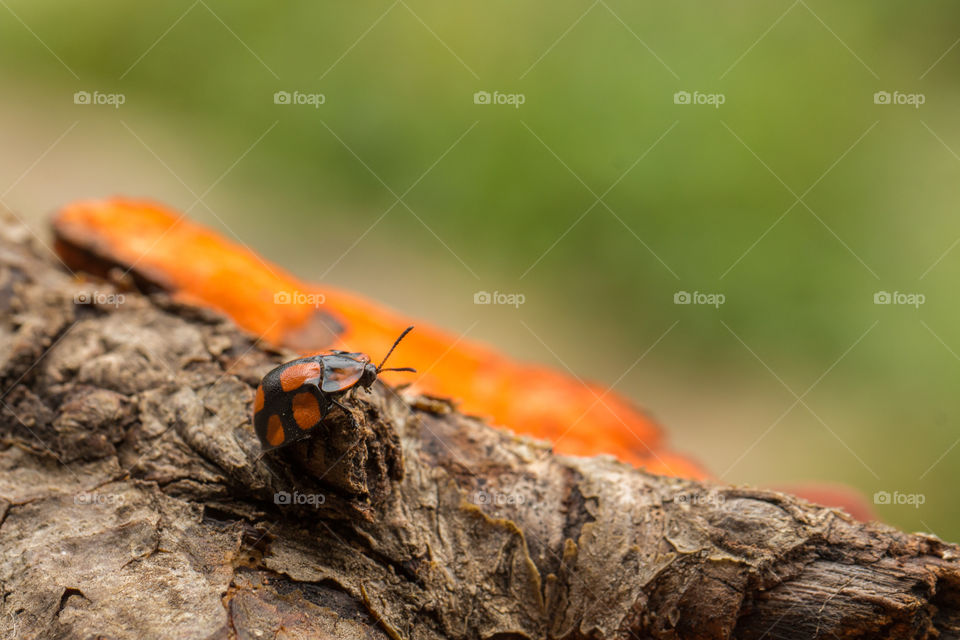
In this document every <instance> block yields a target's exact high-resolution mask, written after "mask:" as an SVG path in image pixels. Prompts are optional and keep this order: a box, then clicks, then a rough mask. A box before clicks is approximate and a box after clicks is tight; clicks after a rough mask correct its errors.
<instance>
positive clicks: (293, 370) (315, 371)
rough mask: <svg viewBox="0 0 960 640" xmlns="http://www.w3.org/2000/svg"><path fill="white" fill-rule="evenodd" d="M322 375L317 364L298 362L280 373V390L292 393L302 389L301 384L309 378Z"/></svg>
mask: <svg viewBox="0 0 960 640" xmlns="http://www.w3.org/2000/svg"><path fill="white" fill-rule="evenodd" d="M322 373H323V370H322V369H321V368H320V363H319V362H314V361H310V362H298V363H296V364H292V365H290V366H289V367H287V368H286V369H284V370H283V371H282V372H281V373H280V388H282V389H283V390H284V391H293V390H294V389H296V388H298V387H302V386H303V383H305V382H306V381H307V380H310V379H311V378H319V377H320V376H321V375H322Z"/></svg>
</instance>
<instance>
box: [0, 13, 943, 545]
mask: <svg viewBox="0 0 960 640" xmlns="http://www.w3.org/2000/svg"><path fill="white" fill-rule="evenodd" d="M958 18H960V6H958V5H957V4H956V3H952V2H946V1H941V2H928V3H924V5H923V7H922V8H921V7H919V6H911V5H908V4H904V3H901V2H888V1H879V2H878V1H872V2H865V1H862V0H861V1H857V2H852V3H844V4H842V5H837V4H836V3H827V2H823V1H817V2H812V1H809V2H803V1H800V0H798V1H797V2H793V3H791V2H790V1H789V0H786V1H783V2H772V3H753V4H752V5H751V6H749V7H748V6H744V5H743V4H742V3H733V2H718V3H711V4H704V3H691V2H681V3H672V4H669V5H662V4H651V3H643V4H638V3H631V2H623V1H622V0H597V1H595V2H593V3H591V1H590V0H584V1H583V2H578V3H568V4H566V5H551V6H550V7H549V10H545V6H543V5H530V4H524V3H519V4H518V3H515V2H503V1H500V0H485V1H484V2H457V3H450V2H423V1H420V0H402V1H401V0H397V1H396V2H391V1H390V0H385V1H383V2H374V3H357V4H350V3H341V2H336V3H333V2H320V3H316V2H293V3H282V4H279V5H272V6H266V5H264V4H263V3H255V2H238V1H237V0H233V1H231V2H226V1H221V0H197V1H195V2H193V1H191V0H184V1H175V2H169V3H163V4H162V5H157V6H151V5H144V4H142V3H129V2H119V1H115V2H92V3H89V2H87V3H83V4H80V3H77V2H67V3H52V2H37V1H35V0H31V1H28V0H3V1H2V2H0V60H2V65H0V66H2V70H0V81H2V83H3V85H2V86H3V91H2V100H0V144H2V148H3V151H4V152H3V154H2V157H0V194H2V196H0V200H2V203H3V204H4V205H5V206H7V207H9V208H10V209H12V210H14V211H15V212H16V213H17V214H18V215H20V216H22V217H24V218H25V219H27V220H28V222H29V224H30V225H31V226H32V227H33V228H34V229H35V230H36V231H37V233H38V234H46V233H47V232H46V217H47V216H48V215H49V213H50V212H51V211H53V210H54V209H55V208H56V207H57V206H59V205H60V204H62V203H64V202H67V201H69V200H73V199H78V198H85V197H101V196H107V195H113V194H126V195H133V196H148V197H152V198H156V199H158V200H161V201H164V202H167V203H169V204H171V205H173V206H176V207H178V208H181V209H189V211H190V215H191V217H193V218H194V219H197V220H200V221H203V222H205V223H207V224H210V225H212V226H213V227H215V228H217V229H219V230H221V231H222V232H224V233H226V234H227V235H228V236H230V237H232V238H235V239H239V240H240V241H242V242H244V243H245V244H247V245H249V246H251V247H253V248H254V249H256V250H257V251H259V252H261V253H263V254H264V255H266V256H268V257H269V258H271V259H273V260H275V261H277V262H279V263H281V264H282V265H284V266H285V267H287V268H288V269H290V270H292V271H294V272H296V273H297V274H299V275H301V276H303V277H305V278H310V279H316V280H321V281H324V282H328V283H331V284H335V285H338V286H342V287H346V288H349V289H352V290H355V291H358V292H362V293H364V294H365V295H368V296H370V297H372V298H375V299H379V300H381V301H383V302H385V303H387V304H389V305H391V306H393V307H396V308H399V309H401V310H403V311H405V312H407V313H409V314H411V315H413V316H415V317H418V318H423V319H426V320H429V321H430V322H433V323H435V324H438V325H441V326H445V327H447V328H448V329H450V330H451V331H453V332H455V333H456V334H462V333H465V334H466V335H467V336H468V337H470V338H474V339H479V340H484V341H487V342H490V343H494V344H497V345H499V346H500V347H501V348H503V349H504V350H507V351H510V352H512V353H514V354H515V355H516V356H517V357H520V358H524V359H527V360H537V361H542V362H545V363H549V364H552V365H555V366H557V367H561V368H563V367H569V368H570V369H572V370H574V371H576V372H577V374H578V375H580V376H582V377H585V378H590V379H594V380H598V381H600V382H604V383H607V384H613V383H614V382H617V381H618V380H619V382H617V387H616V388H617V390H618V391H620V392H621V393H623V394H625V395H627V396H629V397H631V398H634V399H635V400H636V401H637V402H639V403H641V404H643V405H644V406H645V407H647V408H649V409H650V410H651V412H652V413H653V414H654V415H655V416H657V417H658V418H659V419H660V420H661V421H662V422H663V423H664V425H665V427H666V429H667V430H668V432H669V434H670V436H669V437H670V440H671V443H672V445H673V447H674V448H675V449H677V450H680V451H683V452H686V453H689V454H690V455H692V456H694V457H695V458H697V459H699V460H701V461H702V462H703V463H704V464H705V465H706V466H707V467H708V468H710V469H711V470H712V471H713V472H714V473H715V474H716V475H717V476H719V477H721V478H723V479H724V480H725V481H728V482H737V483H752V484H759V485H765V486H778V487H782V486H789V485H796V484H799V483H809V482H828V483H845V484H849V485H852V486H855V487H857V488H859V489H860V490H862V491H863V492H864V493H865V494H866V495H867V496H868V499H871V500H872V496H873V494H874V493H875V492H884V491H885V492H889V493H890V494H894V492H899V494H900V495H914V494H920V495H922V496H923V504H922V505H920V506H919V507H917V506H915V505H908V504H899V505H898V504H880V505H878V506H877V511H878V513H879V515H880V516H881V517H882V518H883V519H884V520H886V521H888V522H890V523H892V524H895V525H898V526H900V527H904V528H907V529H911V530H924V531H930V532H933V533H935V534H937V535H939V536H941V537H943V538H947V539H951V540H960V509H957V508H956V507H955V504H956V500H955V497H954V495H953V488H954V487H955V486H956V485H957V484H958V480H960V465H958V463H960V448H955V447H956V445H957V444H958V441H960V440H958V439H960V428H958V415H960V403H958V400H957V397H958V396H957V386H958V377H960V376H958V373H960V356H958V353H960V324H958V323H957V321H956V320H957V318H958V313H960V306H958V303H957V301H956V297H955V296H954V289H955V287H956V282H957V279H958V275H960V248H956V244H957V242H958V240H960V219H958V216H957V210H958V209H957V206H958V202H960V193H958V192H960V180H958V178H960V156H958V153H960V127H958V123H960V121H958V119H957V117H956V114H957V113H958V107H960V94H958V90H957V82H956V78H957V77H958V72H960V46H957V42H958V38H960V29H958V28H957V26H956V25H957V24H960V22H958ZM78 91H86V92H89V93H90V94H91V95H94V96H95V95H96V94H95V92H100V93H101V94H122V96H123V100H124V103H123V104H122V105H120V106H119V107H114V106H111V105H108V104H100V105H98V104H75V102H74V94H75V93H76V92H78ZM278 91H286V92H289V93H291V94H293V93H294V92H301V93H302V94H308V95H313V94H322V95H323V99H324V102H323V104H322V105H318V106H314V105H310V104H277V103H275V100H274V94H275V92H278ZM478 91H487V92H491V93H492V92H495V91H497V92H500V93H502V94H522V96H523V104H522V105H520V106H519V107H514V106H512V105H508V104H476V103H475V101H474V94H475V93H476V92H478ZM680 91H687V92H690V93H691V94H694V92H699V94H721V95H722V100H723V104H722V105H720V106H719V107H715V106H712V105H709V104H677V103H676V102H675V100H674V94H675V93H677V92H680ZM878 91H887V92H889V93H890V94H893V95H894V98H893V99H892V100H891V102H895V101H896V100H897V98H896V95H907V96H916V95H919V96H921V97H922V100H923V104H922V105H919V106H915V105H911V104H883V103H881V104H877V103H876V102H875V98H874V94H875V93H876V92H878ZM894 92H900V94H894ZM95 99H96V98H94V100H95ZM910 100H911V101H914V102H916V101H917V99H915V98H913V99H910ZM398 196H400V197H401V198H402V202H400V203H398V202H397V197H398ZM478 290H489V291H500V292H506V293H522V294H523V295H524V296H525V298H526V302H525V304H524V305H523V306H521V307H520V308H519V309H515V308H513V307H507V306H495V305H492V306H477V305H474V304H473V294H474V292H476V291H478ZM680 291H687V292H695V291H697V292H702V293H721V294H723V295H724V296H725V302H724V304H722V305H721V306H719V308H715V307H713V306H707V305H697V304H691V305H678V304H674V296H675V294H676V293H677V292H680ZM878 291H889V292H894V291H897V292H902V293H908V294H923V296H925V302H924V303H923V304H922V305H920V306H919V307H914V306H909V305H904V304H890V305H878V304H874V294H875V293H876V292H878ZM645 353H646V355H645V356H644V357H643V359H642V360H640V362H639V363H638V364H636V366H635V367H633V368H630V367H631V365H633V364H634V363H635V362H636V361H637V359H638V358H640V357H641V355H643V354H645ZM625 372H626V374H625V375H624V373H625ZM621 376H622V377H621ZM811 387H812V388H811ZM808 389H809V392H808ZM794 394H796V395H794ZM797 396H799V397H800V398H802V400H801V401H799V402H798V401H797ZM894 501H895V500H894ZM892 502H893V501H892Z"/></svg>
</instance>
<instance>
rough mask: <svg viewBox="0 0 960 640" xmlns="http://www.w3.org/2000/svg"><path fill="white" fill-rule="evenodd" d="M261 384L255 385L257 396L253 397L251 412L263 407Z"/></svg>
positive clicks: (258, 410)
mask: <svg viewBox="0 0 960 640" xmlns="http://www.w3.org/2000/svg"><path fill="white" fill-rule="evenodd" d="M263 402H264V400H263V385H262V384H258V385H257V396H256V398H254V399H253V412H254V413H260V410H261V409H263Z"/></svg>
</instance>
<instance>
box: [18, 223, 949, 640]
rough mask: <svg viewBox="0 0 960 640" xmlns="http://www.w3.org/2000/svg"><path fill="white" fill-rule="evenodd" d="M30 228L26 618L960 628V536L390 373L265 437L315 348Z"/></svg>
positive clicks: (135, 625)
mask: <svg viewBox="0 0 960 640" xmlns="http://www.w3.org/2000/svg"><path fill="white" fill-rule="evenodd" d="M28 240H29V237H28V234H27V232H26V231H25V230H24V229H23V228H22V227H20V226H17V225H15V224H13V223H10V222H9V221H5V222H3V223H2V224H0V310H2V311H0V312H2V320H0V383H2V385H0V389H2V391H0V393H3V394H4V395H3V397H2V404H0V434H2V445H0V517H2V525H0V582H2V605H0V630H2V631H3V632H4V637H13V638H95V637H108V638H259V639H263V638H275V637H283V638H316V637H343V638H368V637H369V638H386V637H392V638H401V637H411V638H500V639H502V640H506V639H508V638H517V639H519V638H543V637H554V638H580V637H596V638H601V637H602V638H637V639H645V638H744V639H750V638H765V637H766V638H820V637H824V638H826V637H840V638H847V637H862V638H871V637H878V638H879V637H886V638H935V637H940V638H952V637H958V635H960V634H958V632H960V562H958V551H960V549H958V548H957V547H956V546H954V545H951V544H946V543H943V542H941V541H940V540H938V539H936V538H933V537H929V536H922V535H907V534H904V533H900V532H898V531H896V530H894V529H891V528H889V527H886V526H883V525H880V524H859V523H856V522H854V521H853V520H851V519H850V518H849V517H847V516H846V515H844V514H842V513H839V512H837V511H834V510H830V509H824V508H821V507H817V506H815V505H811V504H808V503H805V502H803V501H801V500H798V499H797V498H793V497H791V496H788V495H784V494H780V493H775V492H770V491H763V490H757V489H748V488H735V487H726V486H707V485H703V484H699V483H696V482H691V481H685V480H676V479H667V478H660V477H656V476H651V475H648V474H645V473H642V472H639V471H636V470H633V469H631V468H628V467H626V466H624V465H621V464H619V463H617V462H615V461H614V460H612V459H607V458H593V459H577V458H567V457H560V456H554V455H552V453H551V452H550V450H549V448H548V447H547V446H546V445H545V444H543V443H540V442H535V441H531V440H527V439H523V438H518V437H515V436H513V435H511V434H509V433H508V432H506V431H503V430H499V429H495V428H492V427H490V426H488V425H486V424H484V423H483V422H482V421H480V420H477V419H474V418H471V417H468V416H464V415H461V414H459V413H457V412H456V410H455V409H454V408H453V407H451V406H450V405H448V404H447V403H445V402H443V401H440V400H435V399H430V398H423V397H407V396H404V395H403V394H402V392H401V395H397V393H396V392H394V391H393V390H390V389H388V388H386V387H384V386H383V385H380V384H378V385H376V386H375V388H374V390H373V392H372V393H371V394H369V395H367V394H364V393H360V394H358V395H357V398H356V400H355V401H353V402H352V404H351V406H352V407H353V412H354V417H355V418H356V419H357V420H358V421H359V425H360V427H359V429H354V428H352V427H351V426H350V425H351V421H350V420H348V419H347V418H346V416H343V415H334V416H333V417H332V418H331V420H330V424H329V428H328V430H327V432H326V433H323V434H321V435H320V436H319V437H318V438H317V439H316V440H315V441H313V442H312V444H303V445H298V446H297V447H294V448H293V449H292V450H285V451H284V452H283V453H281V454H279V455H270V456H266V457H264V458H263V459H258V456H259V454H260V449H259V444H258V443H257V440H256V438H255V436H254V434H253V431H252V429H251V426H250V420H249V414H250V405H251V402H252V399H253V389H254V388H255V385H256V383H257V381H258V380H259V377H260V376H261V375H262V374H263V373H265V372H266V371H267V370H269V369H270V368H271V367H273V366H275V365H276V364H278V363H279V362H281V361H282V360H283V359H284V358H285V357H288V356H290V355H291V354H283V353H276V352H271V351H269V350H265V349H264V348H262V346H260V345H257V344H255V342H254V341H253V339H252V338H251V337H250V336H248V335H245V334H244V333H242V332H240V331H238V330H237V329H236V328H235V327H234V326H233V325H232V324H231V323H230V322H228V321H226V320H224V319H222V318H219V317H217V316H214V315H212V314H210V313H207V312H204V311H200V310H196V309H192V308H186V307H181V306H177V305H173V304H171V303H170V302H169V301H166V300H164V298H163V297H162V296H158V295H154V296H152V297H150V298H147V297H143V296H141V295H139V294H135V293H130V292H127V293H125V294H124V296H125V298H124V299H123V301H122V302H120V301H119V300H118V299H116V298H113V299H111V298H110V297H109V296H110V295H113V294H115V293H116V292H115V291H114V290H113V289H112V288H111V287H110V286H109V285H107V284H105V283H102V282H93V281H90V282H84V281H81V280H78V279H75V278H72V277H70V276H69V274H67V273H65V272H64V271H63V270H62V269H61V268H59V265H58V264H57V263H56V262H55V260H54V259H53V258H52V257H51V256H50V255H49V254H47V253H45V252H44V251H42V250H41V249H38V248H36V247H35V246H33V244H32V243H30V242H29V241H28ZM83 294H88V297H87V298H84V297H82V296H83ZM93 294H95V295H93ZM77 296H81V297H80V298H77ZM87 299H90V300H92V301H93V302H94V303H93V304H87V303H86V300H87ZM78 301H79V302H78ZM517 392H518V393H522V392H523V390H522V389H518V390H517ZM277 496H281V499H280V500H279V502H280V503H278V499H277ZM284 496H290V499H289V501H287V500H286V499H285V498H284ZM284 502H288V503H286V504H284Z"/></svg>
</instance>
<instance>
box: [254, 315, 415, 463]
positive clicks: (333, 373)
mask: <svg viewBox="0 0 960 640" xmlns="http://www.w3.org/2000/svg"><path fill="white" fill-rule="evenodd" d="M411 330H413V327H407V329H406V330H405V331H404V332H403V333H401V334H400V337H399V338H397V339H396V341H395V342H394V343H393V346H392V347H390V351H388V352H387V355H386V356H384V358H383V361H382V362H381V363H380V364H379V366H376V367H375V366H373V363H372V362H370V356H368V355H366V354H365V353H355V352H348V351H332V352H330V353H328V354H321V355H318V356H309V357H306V358H298V359H296V360H291V361H290V362H285V363H284V364H282V365H280V366H279V367H277V368H276V369H273V370H272V371H270V372H269V373H268V374H267V375H265V376H263V380H261V381H260V386H258V387H257V395H256V398H255V400H254V406H253V426H254V429H255V430H256V432H257V437H259V438H260V443H261V445H262V447H263V451H264V452H268V451H273V450H275V449H279V448H281V447H285V446H287V445H290V444H293V443H294V442H297V441H299V440H304V439H306V438H308V437H310V433H311V432H312V431H313V430H314V429H315V428H316V427H317V426H318V425H319V424H320V423H321V422H322V421H323V419H324V418H326V417H327V414H329V413H330V411H331V410H332V409H333V407H339V408H340V409H342V410H343V412H344V413H345V414H347V416H349V417H350V418H351V419H353V414H351V413H350V411H349V410H348V409H347V407H345V406H344V405H343V404H341V402H340V397H341V396H343V395H344V394H346V393H347V392H349V391H351V390H356V389H357V388H360V387H362V388H364V389H366V390H368V391H369V390H370V387H372V386H373V383H374V382H376V380H377V376H378V375H379V374H380V373H381V372H383V371H411V372H414V373H416V371H415V370H414V369H411V368H410V367H399V368H391V369H385V368H384V367H383V365H384V364H386V362H387V358H389V357H390V354H391V353H393V350H394V349H396V348H397V345H398V344H400V341H401V340H403V338H404V336H406V335H407V334H408V333H410V331H411Z"/></svg>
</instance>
